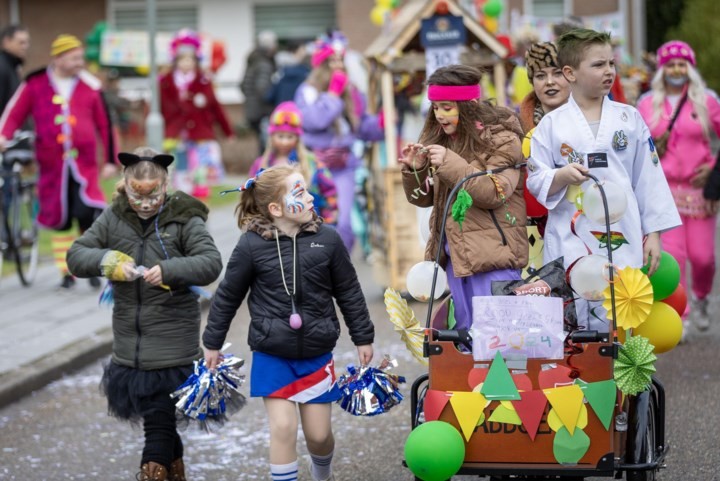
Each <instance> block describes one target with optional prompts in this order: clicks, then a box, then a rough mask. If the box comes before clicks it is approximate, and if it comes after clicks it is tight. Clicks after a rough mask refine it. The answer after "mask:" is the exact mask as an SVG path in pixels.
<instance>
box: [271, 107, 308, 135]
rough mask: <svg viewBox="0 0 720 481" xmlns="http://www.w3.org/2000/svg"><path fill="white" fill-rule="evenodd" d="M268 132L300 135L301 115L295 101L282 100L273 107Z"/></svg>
mask: <svg viewBox="0 0 720 481" xmlns="http://www.w3.org/2000/svg"><path fill="white" fill-rule="evenodd" d="M268 132H269V133H270V134H271V135H272V134H274V133H275V132H290V133H291V134H295V135H302V116H301V115H300V109H298V108H297V105H295V102H283V103H281V104H280V105H278V106H277V107H275V110H273V113H272V114H270V124H269V125H268Z"/></svg>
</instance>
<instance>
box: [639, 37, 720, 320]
mask: <svg viewBox="0 0 720 481" xmlns="http://www.w3.org/2000/svg"><path fill="white" fill-rule="evenodd" d="M657 59H658V70H657V72H656V73H655V76H654V77H653V80H652V83H651V90H650V91H649V92H647V93H646V94H645V95H644V96H642V97H641V98H640V99H639V100H638V105H637V108H638V110H639V111H640V114H641V115H642V116H643V118H644V119H645V122H646V123H647V124H648V126H649V127H650V133H651V134H652V136H653V138H654V139H657V138H659V137H661V136H662V135H663V134H664V133H665V132H667V131H668V128H669V126H670V122H671V120H672V118H673V117H674V116H675V115H676V114H677V116H676V119H675V122H674V124H673V125H672V128H671V129H670V136H669V138H668V141H667V150H666V151H665V154H664V155H662V157H661V165H662V167H663V170H664V171H665V177H667V180H668V184H669V185H670V190H671V191H672V194H673V198H674V199H675V204H676V205H677V208H678V211H679V212H680V215H681V218H682V223H683V225H682V226H680V227H679V228H677V229H672V230H670V231H667V232H665V233H663V234H662V241H663V246H664V247H665V250H666V251H667V252H668V253H670V254H671V255H672V256H673V257H675V259H676V260H677V261H678V263H679V264H680V272H681V281H680V282H681V283H682V284H683V286H685V287H687V281H686V278H685V272H686V264H687V263H688V261H689V262H690V265H691V268H692V293H693V296H692V298H691V303H690V306H689V307H688V309H687V310H686V312H685V316H683V318H684V323H683V327H684V329H683V334H685V333H686V332H687V329H686V328H687V323H686V320H687V319H688V318H690V320H692V322H693V324H694V325H695V327H697V328H698V329H699V330H701V331H705V330H707V329H708V328H709V327H710V319H709V317H708V294H710V291H711V290H712V281H713V277H714V275H715V224H716V217H715V215H714V213H712V212H711V211H709V210H708V209H706V207H705V199H704V198H703V186H704V185H705V183H706V181H707V178H708V176H709V175H710V171H711V170H712V166H713V163H714V158H713V155H712V152H711V150H710V138H711V135H712V132H713V131H714V132H715V133H717V134H720V100H719V99H718V97H717V95H716V94H715V92H713V91H712V90H709V89H707V88H706V86H705V82H704V81H703V79H702V77H701V76H700V74H699V73H698V71H697V69H696V68H695V52H693V49H692V48H691V47H690V45H688V44H687V43H685V42H682V41H679V40H672V41H670V42H667V43H665V44H663V45H662V46H660V48H659V49H658V51H657ZM690 313H692V314H691V315H690Z"/></svg>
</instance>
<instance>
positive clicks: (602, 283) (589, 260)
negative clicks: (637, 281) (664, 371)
mask: <svg viewBox="0 0 720 481" xmlns="http://www.w3.org/2000/svg"><path fill="white" fill-rule="evenodd" d="M609 269H610V264H609V262H608V259H607V257H605V256H600V255H589V256H585V257H581V258H580V259H579V260H578V261H577V262H576V263H575V264H574V265H573V266H571V267H570V269H569V271H570V272H569V274H568V277H569V281H570V286H571V287H572V288H573V290H574V291H575V292H576V293H577V294H578V295H579V296H581V297H582V298H584V299H587V300H590V301H600V300H603V299H605V298H606V295H607V294H606V293H607V288H608V286H609ZM639 270H640V271H641V272H642V273H643V274H647V273H648V266H645V267H643V268H642V269H639ZM649 280H650V284H651V286H652V293H653V302H652V305H651V306H650V310H649V312H647V313H645V314H646V315H645V316H644V317H645V319H644V320H639V322H634V323H633V325H634V326H635V327H634V328H633V331H632V334H633V336H643V337H646V338H647V339H648V340H649V341H650V344H652V345H653V346H654V353H655V354H661V353H664V352H667V351H670V350H671V349H673V348H674V347H675V346H677V344H678V343H679V342H680V338H681V337H682V320H681V316H682V315H683V314H684V312H685V307H686V306H687V294H686V292H685V288H684V287H683V286H682V285H681V284H680V266H679V265H678V263H677V261H676V260H675V258H674V257H673V256H671V255H670V254H668V253H667V252H665V251H663V252H662V253H661V255H660V264H659V267H658V269H657V270H656V271H655V272H654V273H653V275H651V276H650V277H649ZM615 281H616V282H623V281H622V279H620V278H619V277H618V272H617V271H615ZM606 307H607V306H606ZM608 313H610V309H608ZM618 324H621V323H620V322H618ZM624 336H625V333H624V331H623V330H622V329H621V328H620V329H618V337H619V338H620V340H621V341H623V340H624Z"/></svg>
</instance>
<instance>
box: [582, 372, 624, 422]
mask: <svg viewBox="0 0 720 481" xmlns="http://www.w3.org/2000/svg"><path fill="white" fill-rule="evenodd" d="M580 388H581V389H582V390H583V393H584V394H585V399H587V400H588V402H589V403H590V406H591V407H592V408H593V411H595V414H596V415H597V417H598V419H600V422H601V423H602V425H603V426H605V429H610V421H611V420H612V414H613V411H614V410H615V401H616V399H617V386H615V381H613V380H612V379H610V380H607V381H598V382H591V383H589V384H585V385H581V386H580Z"/></svg>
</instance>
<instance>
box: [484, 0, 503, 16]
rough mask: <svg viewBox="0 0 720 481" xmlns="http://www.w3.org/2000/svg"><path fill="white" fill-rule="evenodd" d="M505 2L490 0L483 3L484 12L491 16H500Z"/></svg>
mask: <svg viewBox="0 0 720 481" xmlns="http://www.w3.org/2000/svg"><path fill="white" fill-rule="evenodd" d="M502 8H503V4H502V0H488V2H487V3H486V4H485V5H483V13H484V14H485V15H487V16H488V17H491V18H498V17H499V16H500V13H501V12H502Z"/></svg>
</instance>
